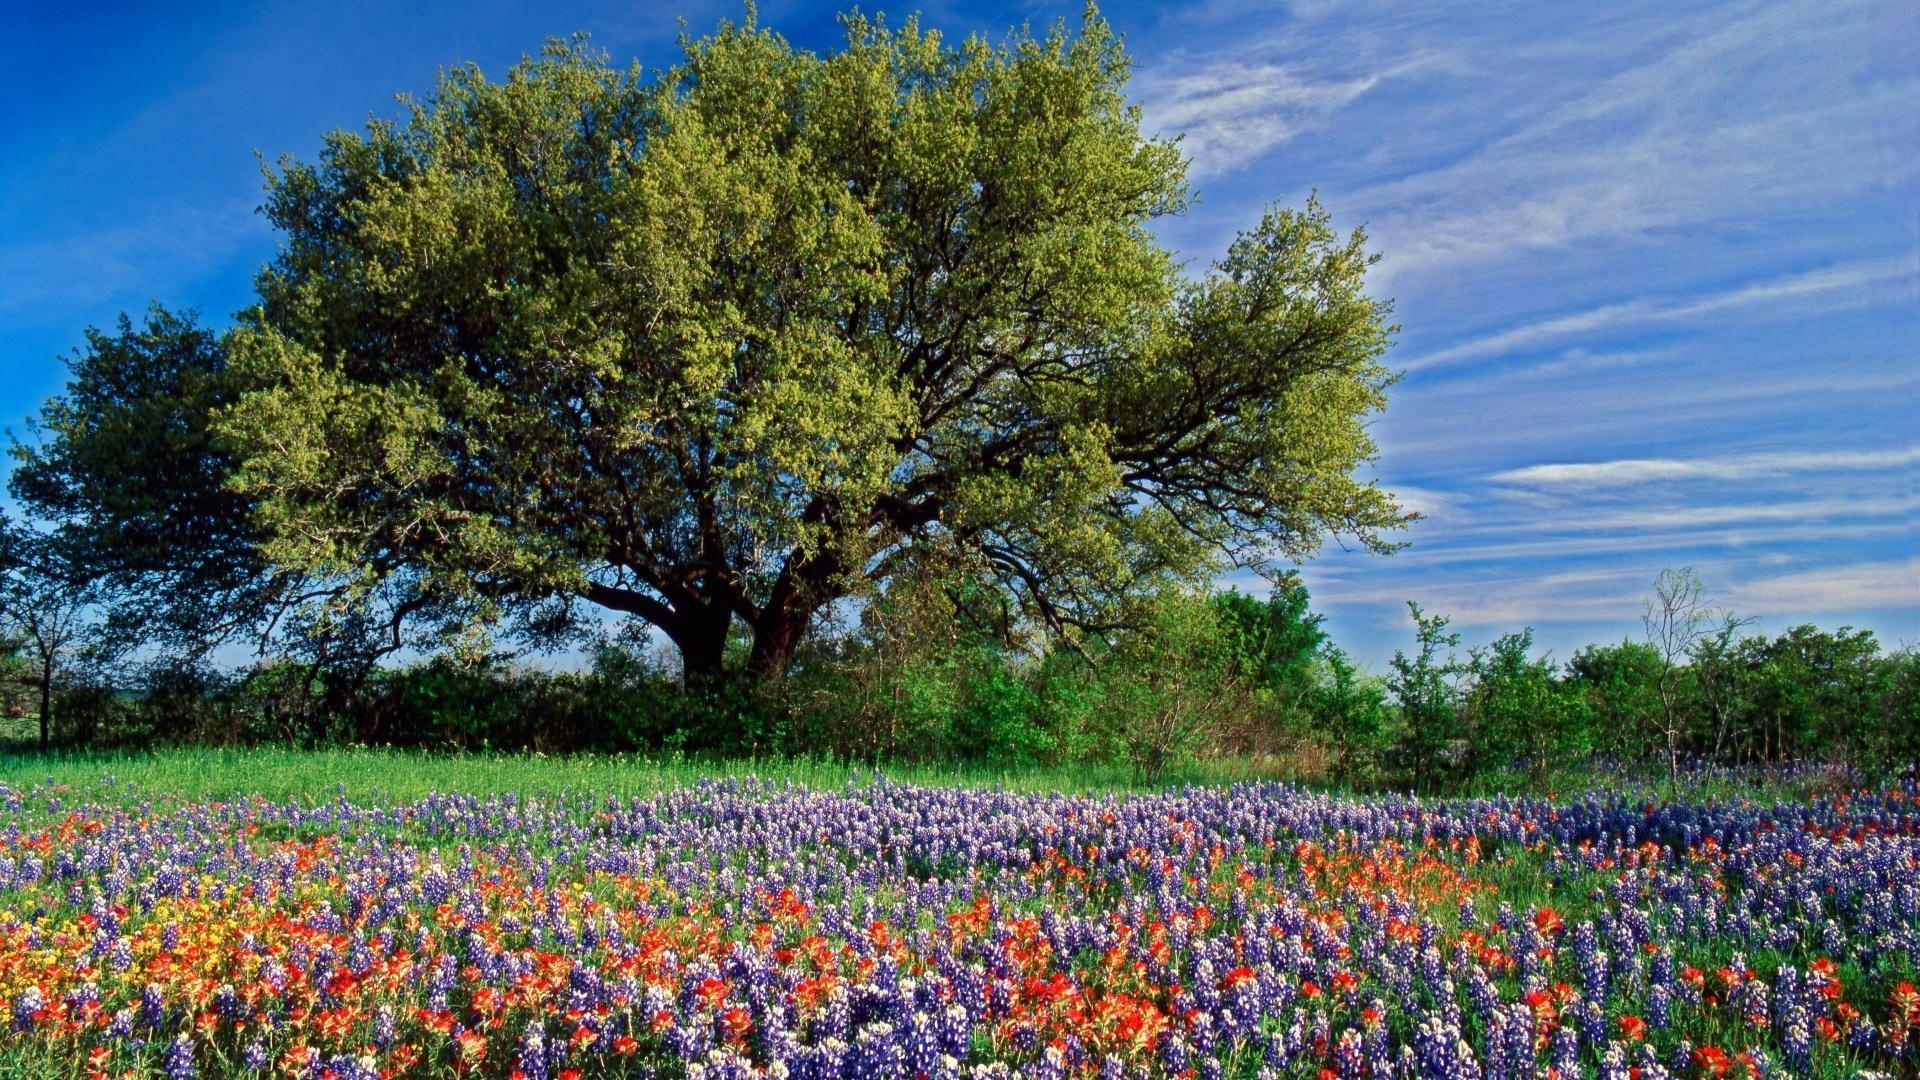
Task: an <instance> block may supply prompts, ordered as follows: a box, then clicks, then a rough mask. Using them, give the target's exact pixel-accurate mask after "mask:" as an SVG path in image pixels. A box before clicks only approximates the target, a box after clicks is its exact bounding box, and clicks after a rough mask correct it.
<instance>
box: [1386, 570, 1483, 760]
mask: <svg viewBox="0 0 1920 1080" xmlns="http://www.w3.org/2000/svg"><path fill="white" fill-rule="evenodd" d="M1407 611H1408V612H1409V613H1410V614H1411V615H1412V617H1413V627H1414V641H1415V643H1416V644H1417V645H1418V646H1419V651H1417V652H1416V653H1414V654H1413V655H1412V656H1408V655H1407V654H1406V653H1404V652H1402V651H1400V650H1398V649H1395V650H1394V653H1393V660H1392V661H1391V662H1390V663H1389V667H1390V669H1391V671H1392V674H1391V675H1389V676H1388V678H1387V689H1388V690H1389V691H1391V692H1392V694H1393V699H1394V703H1395V704H1397V705H1398V706H1399V708H1400V723H1401V724H1402V725H1403V727H1404V728H1405V735H1404V737H1403V739H1402V740H1401V747H1400V750H1401V755H1402V758H1403V761H1404V764H1405V767H1406V771H1407V773H1408V775H1409V777H1410V778H1411V780H1412V781H1413V784H1414V786H1415V787H1417V788H1419V789H1420V790H1422V791H1433V790H1436V789H1438V788H1439V787H1440V786H1442V785H1443V784H1445V783H1448V782H1450V781H1451V779H1452V778H1453V776H1454V774H1455V773H1456V772H1457V771H1458V770H1459V768H1460V766H1461V765H1462V764H1463V763H1464V761H1465V758H1466V756H1467V755H1466V753H1465V748H1464V747H1463V746H1462V745H1461V743H1460V737H1461V734H1462V732H1461V727H1460V713H1459V708H1458V690H1457V687H1456V686H1455V684H1454V680H1455V678H1456V677H1457V676H1458V675H1459V674H1460V664H1459V662H1458V661H1457V660H1456V659H1455V657H1454V655H1453V652H1452V650H1453V649H1455V648H1457V647H1458V646H1459V644H1460V635H1459V634H1457V633H1450V632H1448V630H1447V618H1446V616H1444V615H1427V614H1426V613H1425V612H1423V611H1421V610H1420V605H1418V604H1416V603H1414V602H1412V601H1411V600H1409V601H1408V602H1407Z"/></svg>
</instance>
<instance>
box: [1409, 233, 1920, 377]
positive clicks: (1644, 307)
mask: <svg viewBox="0 0 1920 1080" xmlns="http://www.w3.org/2000/svg"><path fill="white" fill-rule="evenodd" d="M1916 288H1920V262H1916V261H1915V260H1914V259H1913V258H1912V257H1910V256H1901V257H1889V258H1878V259H1861V260H1856V261H1854V262H1849V263H1845V264H1841V265H1836V266H1826V267H1821V268H1819V269H1815V270H1808V271H1804V272H1801V273H1797V274H1788V275H1785V276H1781V277H1776V278H1770V279H1768V280H1764V281H1756V282H1749V283H1748V284H1745V285H1741V286H1738V287H1736V288H1731V289H1725V290H1721V291H1717V292H1709V293H1704V294H1700V295H1697V296H1692V297H1688V298H1685V299H1678V300H1667V301H1658V300H1651V299H1640V300H1631V301H1626V302H1623V303H1617V304H1606V305H1602V306H1600V307H1594V308H1589V309H1587V310H1585V311H1576V312H1572V313H1569V314H1566V315H1557V316H1554V317H1552V318H1548V319H1540V320H1536V321H1534V322H1528V323H1523V324H1521V325H1519V326H1514V327H1510V328H1508V329H1505V330H1501V331H1499V332H1497V333H1492V334H1487V335H1484V336H1481V337H1476V338H1469V339H1467V340H1466V341H1462V342H1460V343H1458V344H1456V345H1450V346H1447V347H1446V348H1443V349H1437V350H1435V351H1433V352H1430V353H1427V354H1425V355H1423V356H1416V357H1414V358H1413V359H1411V360H1408V361H1406V362H1404V363H1403V364H1402V366H1403V367H1404V368H1406V369H1407V370H1408V371H1426V370H1430V369H1432V368H1437V367H1442V366H1445V365H1448V364H1457V363H1461V362H1463V361H1467V360H1478V359H1483V358H1486V357H1491V356H1502V355H1507V354H1510V353H1517V352H1524V351H1526V350H1527V349H1531V348H1535V347H1537V346H1541V345H1546V344H1550V343H1554V342H1559V341H1564V340H1566V339H1568V338H1573V337H1581V336H1586V335H1594V334H1597V333H1600V332H1602V331H1611V330H1618V329H1621V328H1623V327H1632V326H1647V325H1653V324H1661V323H1673V322H1683V321H1686V320H1688V319H1697V318H1701V317H1703V316H1712V315H1718V314H1721V313H1725V312H1732V311H1749V310H1751V309H1755V308H1759V309H1762V310H1765V311H1769V312H1770V314H1771V316H1772V317H1776V318H1777V317H1786V316H1788V315H1790V314H1792V313H1795V312H1797V311H1798V310H1799V309H1798V308H1795V307H1794V306H1793V305H1795V304H1796V303H1803V302H1808V301H1812V302H1817V303H1819V304H1820V305H1821V307H1822V309H1823V310H1824V311H1827V312H1832V311H1835V310H1841V309H1844V308H1848V307H1860V306H1866V305H1872V304H1879V303H1891V302H1896V301H1898V300H1900V299H1903V298H1904V299H1907V300H1911V299H1912V298H1913V296H1912V294H1913V292H1914V291H1915V289H1916Z"/></svg>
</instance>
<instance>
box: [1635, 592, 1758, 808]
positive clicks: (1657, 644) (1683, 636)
mask: <svg viewBox="0 0 1920 1080" xmlns="http://www.w3.org/2000/svg"><path fill="white" fill-rule="evenodd" d="M1640 622H1641V625H1642V626H1643V627H1645V629H1646V635H1647V643H1648V644H1650V645H1652V646H1653V647H1654V649H1655V650H1657V651H1658V652H1659V654H1660V683H1659V689H1660V715H1659V718H1658V719H1659V723H1660V727H1661V731H1660V734H1661V735H1662V736H1663V737H1664V739H1665V741H1666V755H1667V784H1668V787H1669V789H1670V790H1671V792H1672V793H1673V794H1674V795H1676V796H1677V795H1678V794H1679V791H1680V737H1681V735H1683V734H1684V733H1685V726H1684V722H1685V718H1686V714H1685V709H1684V708H1683V702H1682V700H1681V688H1682V685H1683V684H1682V678H1683V677H1684V669H1683V665H1682V663H1681V661H1683V660H1684V659H1686V657H1687V656H1688V655H1689V654H1690V653H1691V652H1692V651H1693V648H1694V646H1695V645H1696V644H1697V643H1698V642H1699V641H1700V640H1701V639H1702V638H1703V637H1706V636H1707V635H1709V634H1712V633H1714V632H1715V628H1716V627H1736V626H1737V623H1735V622H1734V619H1733V616H1732V615H1731V614H1730V613H1729V612H1727V611H1725V610H1723V609H1720V608H1716V607H1714V606H1713V605H1712V604H1711V603H1709V602H1708V600H1707V589H1706V586H1705V585H1704V584H1702V583H1701V581H1700V575H1699V573H1697V572H1696V571H1695V570H1694V568H1693V567H1691V566H1683V567H1681V568H1679V569H1678V570H1675V569H1673V568H1672V567H1668V568H1667V569H1665V570H1662V571H1660V576H1659V577H1658V578H1655V579H1654V582H1653V595H1652V596H1651V597H1649V598H1648V600H1647V608H1646V611H1645V613H1644V614H1642V615H1641V617H1640ZM1727 632H1728V633H1729V635H1731V633H1732V630H1731V629H1729V630H1728V631H1727Z"/></svg>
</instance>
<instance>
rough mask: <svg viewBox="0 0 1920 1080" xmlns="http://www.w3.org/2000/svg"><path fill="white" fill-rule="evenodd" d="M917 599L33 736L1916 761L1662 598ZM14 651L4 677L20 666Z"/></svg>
mask: <svg viewBox="0 0 1920 1080" xmlns="http://www.w3.org/2000/svg"><path fill="white" fill-rule="evenodd" d="M1669 580H1671V579H1663V582H1665V581H1669ZM922 584H923V586H924V587H921V588H916V589H911V590H900V591H897V592H896V593H893V594H890V595H889V596H888V597H886V598H883V599H882V600H880V601H877V602H876V603H874V604H872V605H870V606H869V607H868V608H867V610H865V611H864V612H861V613H860V614H859V616H858V617H857V618H856V619H854V620H853V622H852V624H851V625H849V626H848V627H846V628H844V629H843V631H842V632H840V633H833V634H822V635H819V636H818V637H816V638H815V639H814V640H813V641H811V642H810V644H809V645H808V646H807V648H805V649H804V650H803V651H802V653H801V655H800V657H799V659H798V662H797V664H796V666H795V669H794V670H793V671H792V672H791V674H790V675H789V676H788V677H786V678H785V679H781V680H777V681H776V680H768V681H764V682H760V683H751V682H746V681H740V682H734V683H730V684H725V685H708V686H695V687H692V688H689V687H688V686H687V685H685V683H684V682H683V680H682V678H681V673H680V672H679V671H678V670H677V665H676V663H675V658H674V657H673V656H672V654H671V653H670V652H669V651H667V650H647V649H644V648H634V647H631V646H622V645H620V644H617V643H612V642H608V643H603V644H602V646H601V647H600V648H599V649H598V650H597V652H596V653H595V654H594V655H593V656H592V657H591V658H590V660H588V661H587V662H585V663H583V664H580V665H578V666H575V667H572V668H571V669H567V670H546V669H542V668H539V667H534V666H529V665H527V664H525V663H521V662H515V661H513V660H511V659H509V658H507V657H505V656H503V655H498V654H488V653H467V654H459V653H451V652H450V653H444V654H440V655H436V656H434V657H431V658H428V659H423V660H419V661H417V662H414V663H409V664H402V665H391V666H380V667H374V668H358V667H339V668H335V667H329V666H327V665H325V664H315V663H312V662H310V661H304V662H303V661H296V660H283V661H275V662H267V663H262V664H259V665H257V666H254V667H250V668H246V669H243V670H235V671H225V672H222V671H219V670H217V669H215V668H213V667H211V666H207V665H201V666H196V667H183V666H179V665H176V664H166V663H162V664H152V665H148V666H146V667H144V668H138V667H122V668H120V669H118V671H119V674H120V678H121V682H119V683H118V684H112V685H110V684H109V683H107V682H103V681H98V680H94V679H89V678H87V677H85V675H84V673H82V672H79V671H75V672H74V673H72V674H71V675H70V676H69V677H65V678H63V680H62V681H60V682H59V683H58V685H57V686H56V687H55V692H54V695H53V702H52V705H53V715H54V717H55V718H56V722H55V724H54V727H53V731H52V733H51V734H52V737H53V739H54V740H55V741H56V742H57V743H60V744H62V745H65V746H94V747H146V746H153V745H157V744H182V743H185V744H217V745H236V744H238V745H259V744H278V745H291V746H321V745H340V744H355V743H358V744H377V745H394V746H407V747H427V748H460V749H468V750H474V749H483V748H492V749H531V750H538V751H544V752H549V753H559V752H570V751H587V750H593V751H641V752H650V753H651V752H676V751H681V752H686V753H691V754H708V755H716V756H717V755H741V754H759V755H769V754H774V755H777V754H805V755H809V756H823V755H830V756H835V757H845V758H851V759H858V760H871V761H894V762H941V761H961V760H968V761H976V762H982V763H988V764H994V765H1001V766H1007V767H1019V766H1028V765H1053V766H1057V765H1068V764H1074V763H1094V762H1099V763H1124V764H1128V765H1131V766H1132V767H1134V768H1136V769H1138V770H1139V771H1140V772H1141V773H1142V774H1143V775H1145V776H1146V777H1148V778H1154V777H1157V776H1159V775H1161V774H1163V773H1164V772H1165V771H1166V770H1167V769H1169V768H1170V767H1175V766H1177V765H1179V764H1181V763H1184V762H1187V761H1191V760H1194V759H1196V758H1201V757H1207V756H1213V755H1222V754H1240V755H1260V756H1266V757H1269V758H1271V759H1273V760H1274V762H1275V765H1276V768H1278V769H1283V770H1286V771H1289V772H1292V773H1294V774H1296V775H1300V776H1303V777H1307V778H1313V779H1322V780H1328V781H1336V782H1341V783H1347V784H1352V785H1355V786H1370V787H1407V788H1414V789H1418V790H1422V791H1431V792H1439V791H1449V790H1458V789H1460V788H1462V787H1466V786H1491V785H1496V784H1497V785H1499V786H1503V787H1512V786H1517V785H1522V784H1525V785H1532V786H1551V785H1552V784H1553V783H1554V782H1555V781H1556V779H1561V778H1564V777H1565V776H1567V774H1569V773H1570V772H1574V771H1577V770H1578V769H1580V768H1581V767H1582V766H1583V765H1584V764H1585V763H1586V762H1588V761H1589V760H1591V759H1593V758H1594V757H1596V756H1603V757H1609V758H1615V759H1624V760H1629V761H1632V760H1638V761H1641V762H1643V764H1644V767H1645V768H1646V769H1648V770H1649V771H1654V770H1658V771H1660V772H1664V771H1665V769H1666V765H1667V757H1666V755H1667V753H1668V751H1669V750H1670V749H1671V750H1672V751H1673V752H1674V753H1675V754H1678V755H1688V756H1696V755H1708V756H1715V757H1719V758H1722V759H1741V760H1783V759H1804V758H1822V759H1833V760H1847V761H1851V762H1853V763H1855V764H1856V765H1859V766H1861V767H1863V768H1864V769H1866V770H1867V771H1874V772H1879V771H1892V772H1897V771H1906V770H1911V769H1912V768H1913V762H1914V761H1915V758H1916V756H1920V656H1916V654H1915V653H1914V652H1913V651H1912V650H1911V649H1903V650H1899V651H1893V652H1889V651H1886V650H1884V649H1883V648H1882V647H1881V645H1880V643H1879V642H1878V641H1877V640H1876V639H1875V637H1874V635H1873V634H1872V633H1871V632H1868V631H1855V630H1851V629H1844V628H1843V629H1841V630H1839V631H1827V630H1821V629H1819V628H1816V627H1813V626H1800V627H1795V628H1793V629H1790V630H1787V631H1786V632H1784V633H1781V634H1779V635H1777V636H1773V637H1767V636H1761V635H1749V634H1746V633H1744V632H1743V630H1744V624H1743V623H1741V622H1739V621H1738V620H1732V619H1727V618H1724V617H1721V618H1719V619H1718V620H1717V621H1715V622H1713V623H1712V624H1710V625H1709V624H1701V625H1700V626H1698V627H1697V629H1699V630H1700V631H1701V632H1699V633H1697V634H1695V635H1694V636H1693V637H1692V638H1691V639H1690V640H1687V641H1685V642H1683V643H1681V644H1683V645H1684V648H1683V649H1681V650H1680V651H1679V652H1677V653H1676V654H1675V655H1672V656H1668V655H1666V654H1665V653H1663V640H1662V639H1661V638H1660V635H1659V634H1658V633H1657V623H1658V620H1657V618H1653V617H1651V616H1654V615H1657V611H1658V604H1657V603H1656V604H1654V605H1650V609H1652V610H1651V611H1650V620H1649V625H1650V626H1653V627H1656V632H1655V633H1652V634H1650V637H1651V638H1652V640H1626V641H1622V642H1619V643H1617V644H1611V645H1591V646H1588V647H1586V648H1583V649H1581V650H1579V651H1578V652H1576V653H1574V654H1573V656H1571V657H1570V658H1568V659H1567V660H1566V661H1565V662H1564V663H1561V662H1556V661H1555V660H1553V659H1551V658H1549V657H1546V656H1543V655H1541V654H1540V653H1539V652H1538V651H1537V650H1536V649H1535V648H1534V646H1533V640H1532V633H1531V631H1529V630H1522V631H1520V632H1517V633H1512V634H1507V635H1504V636H1501V637H1498V638H1495V639H1494V640H1492V641H1490V642H1487V643H1486V644H1484V645H1480V646H1477V647H1471V648H1462V646H1461V642H1460V636H1459V635H1458V634H1456V633H1454V632H1452V631H1450V630H1449V629H1448V625H1447V620H1446V619H1445V618H1443V617H1439V616H1430V615H1428V614H1426V613H1424V612H1422V611H1421V610H1420V609H1419V608H1418V607H1412V615H1413V625H1412V630H1413V641H1412V647H1411V648H1410V649H1408V650H1404V651H1401V652H1399V653H1396V655H1395V656H1394V658H1393V660H1392V662H1391V663H1390V664H1389V665H1388V668H1387V670H1386V671H1385V672H1384V673H1381V674H1372V673H1367V672H1363V671H1361V670H1360V669H1359V668H1358V667H1357V666H1356V665H1355V664H1354V662H1353V661H1352V660H1351V659H1349V657H1348V656H1347V654H1346V653H1345V652H1343V651H1342V650H1341V649H1340V648H1339V647H1338V646H1337V645H1335V644H1334V643H1333V642H1332V641H1330V640H1329V638H1328V636H1327V633H1326V631H1325V630H1324V628H1323V626H1322V621H1321V618H1320V617H1319V616H1318V615H1316V614H1314V613H1313V612H1312V611H1311V610H1310V607H1309V601H1308V595H1307V591H1306V589H1305V588H1304V586H1302V585H1301V584H1300V583H1299V582H1298V581H1297V580H1296V579H1287V580H1284V581H1283V582H1282V585H1281V587H1280V588H1278V589H1276V590H1275V591H1274V592H1273V593H1272V594H1271V595H1269V596H1267V597H1266V598H1264V599H1262V598H1257V597H1254V596H1249V595H1246V594H1244V593H1240V592H1232V591H1229V592H1221V593H1215V594H1212V595H1192V594H1188V595H1169V596H1165V597H1162V598H1161V599H1160V600H1159V601H1158V602H1157V603H1156V604H1155V605H1154V606H1153V609H1152V610H1151V611H1150V612H1147V613H1146V614H1145V616H1144V617H1143V619H1142V621H1141V622H1140V624H1139V625H1138V626H1136V627H1135V628H1133V629H1130V630H1127V631H1123V632H1116V633H1114V634H1111V635H1108V636H1107V637H1105V638H1103V639H1100V640H1099V641H1098V642H1097V644H1090V643H1086V642H1079V643H1076V644H1074V645H1072V646H1068V645H1064V644H1055V645H1054V646H1053V647H1047V646H1046V645H1045V644H1039V643H1025V644H1023V643H1021V642H1018V641H1012V640H1009V638H1008V637H1007V635H1006V634H1005V633H1003V632H1002V630H1001V629H1000V628H996V627H995V626H994V625H993V622H992V620H991V619H989V618H986V617H985V616H987V615H988V614H989V612H987V611H984V610H981V609H980V608H979V607H978V606H977V605H975V604H974V603H973V601H974V600H977V599H979V598H981V597H982V596H983V595H984V594H982V593H978V592H971V591H969V590H967V589H965V588H962V587H959V586H957V585H956V584H955V583H952V582H924V583H922ZM1410 606H1411V605H1410ZM1666 644H1671V643H1666ZM738 645H739V647H742V648H744V647H745V643H744V642H740V643H738ZM11 662H12V664H13V666H14V668H15V670H16V674H20V673H22V669H24V668H25V667H26V666H27V665H26V664H25V663H24V661H23V660H22V659H21V658H20V657H19V656H18V655H17V654H16V655H15V657H14V659H13V660H12V661H11ZM31 682H32V680H31V679H30V678H26V679H18V678H17V679H15V680H14V685H16V686H24V685H27V684H30V683H31ZM32 697H33V695H32V694H31V693H27V694H25V695H24V700H21V701H18V702H17V703H16V704H15V706H14V708H13V712H14V714H15V715H16V716H18V715H23V714H24V713H26V712H27V711H28V710H29V709H30V708H31V704H32Z"/></svg>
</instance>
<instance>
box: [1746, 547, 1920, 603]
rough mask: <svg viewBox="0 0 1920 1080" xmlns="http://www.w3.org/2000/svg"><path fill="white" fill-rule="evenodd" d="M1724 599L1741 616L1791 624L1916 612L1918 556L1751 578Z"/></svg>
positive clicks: (1919, 584) (1919, 594) (1919, 582)
mask: <svg viewBox="0 0 1920 1080" xmlns="http://www.w3.org/2000/svg"><path fill="white" fill-rule="evenodd" d="M1723 599H1724V600H1725V601H1726V602H1727V603H1728V604H1729V605H1730V606H1732V607H1733V609H1734V610H1736V611H1739V612H1742V613H1752V614H1755V615H1768V614H1784V615H1788V616H1789V617H1792V618H1804V617H1806V616H1808V615H1809V614H1813V613H1830V612H1846V611H1863V610H1882V609H1887V608H1910V607H1915V606H1920V556H1910V557H1908V558H1905V559H1887V560H1882V561H1876V562H1860V563H1852V564H1850V565H1845V566H1828V567H1820V568H1817V569H1809V570H1802V571H1799V572H1798V573H1791V574H1773V575H1768V576H1765V577H1757V578H1750V579H1748V580H1746V581H1742V582H1739V583H1737V584H1735V585H1733V586H1732V587H1730V588H1728V589H1727V590H1726V593H1725V596H1724V598H1723Z"/></svg>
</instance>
